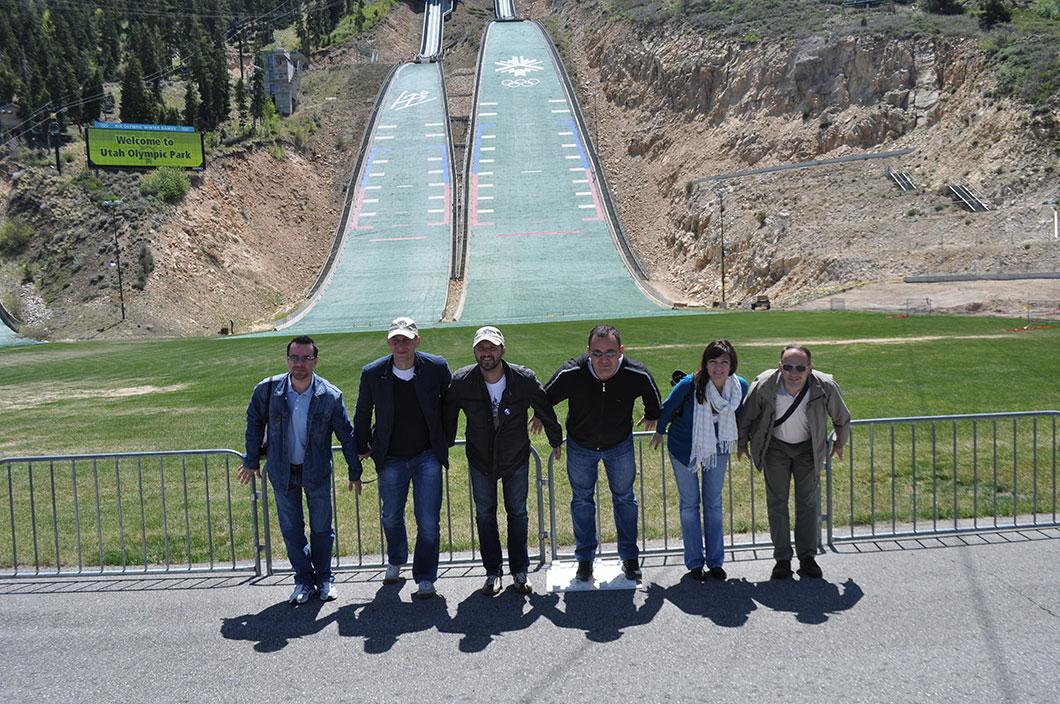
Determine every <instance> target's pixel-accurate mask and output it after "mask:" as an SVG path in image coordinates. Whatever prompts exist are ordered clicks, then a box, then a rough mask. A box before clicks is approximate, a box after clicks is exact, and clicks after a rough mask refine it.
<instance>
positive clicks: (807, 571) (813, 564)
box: [799, 557, 824, 579]
mask: <svg viewBox="0 0 1060 704" xmlns="http://www.w3.org/2000/svg"><path fill="white" fill-rule="evenodd" d="M799 576H800V577H813V578H814V579H821V578H822V577H824V572H822V571H821V566H820V565H818V564H817V560H815V559H813V557H800V558H799Z"/></svg>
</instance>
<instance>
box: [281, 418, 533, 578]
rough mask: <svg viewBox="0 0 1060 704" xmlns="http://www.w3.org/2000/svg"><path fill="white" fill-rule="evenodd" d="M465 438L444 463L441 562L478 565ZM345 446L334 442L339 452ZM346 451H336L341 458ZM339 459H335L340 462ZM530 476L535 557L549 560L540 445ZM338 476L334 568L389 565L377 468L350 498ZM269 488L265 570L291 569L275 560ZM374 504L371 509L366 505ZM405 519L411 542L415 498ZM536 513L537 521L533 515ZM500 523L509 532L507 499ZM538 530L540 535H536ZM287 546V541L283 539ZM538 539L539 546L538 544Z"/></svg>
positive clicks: (334, 491) (340, 474)
mask: <svg viewBox="0 0 1060 704" xmlns="http://www.w3.org/2000/svg"><path fill="white" fill-rule="evenodd" d="M463 445H464V441H463V440H462V439H461V440H457V444H456V446H455V447H454V448H453V449H452V450H451V451H450V466H449V468H448V469H446V468H444V467H443V468H442V515H441V522H440V527H441V555H440V559H439V564H441V565H473V564H478V563H479V560H480V558H479V542H478V537H477V536H476V526H475V507H474V504H473V499H472V495H471V477H470V475H469V474H468V472H469V471H470V470H469V469H468V467H467V464H466V462H465V461H464V457H463ZM339 449H340V448H338V447H335V448H334V451H336V452H338V451H339ZM340 457H341V454H339V455H336V458H337V460H338V458H340ZM338 464H339V462H338V461H337V462H336V466H338ZM530 473H531V474H530V479H531V482H532V483H531V488H534V487H536V491H531V492H529V494H528V496H527V504H528V506H527V513H528V514H529V515H530V526H529V528H530V530H529V537H530V541H531V545H530V561H531V563H533V562H534V561H537V562H538V564H544V562H545V560H546V546H545V542H546V540H547V538H548V533H547V532H546V531H545V509H544V506H545V496H544V487H545V486H546V484H547V482H544V481H542V466H541V457H540V455H539V454H538V453H537V450H535V449H534V448H532V447H531V448H530ZM337 475H338V476H337V477H336V479H337V481H336V482H335V483H334V484H333V486H332V508H333V514H334V521H333V526H334V529H335V552H334V557H333V560H332V566H333V569H335V570H336V571H341V570H349V569H359V568H375V569H385V568H386V565H387V556H386V542H385V539H384V536H383V524H382V518H381V516H382V500H381V499H380V497H379V492H378V483H377V482H375V481H374V479H373V476H372V472H371V471H370V470H369V469H367V468H366V471H365V474H364V477H363V480H364V484H363V487H362V491H361V495H360V496H358V495H357V494H356V493H353V494H349V496H351V497H352V500H351V501H346V500H344V501H339V500H338V499H339V495H340V494H345V493H346V489H345V486H346V484H347V481H346V477H345V475H344V473H343V472H338V473H337ZM262 484H263V485H264V487H265V489H264V491H263V492H262V498H263V501H262V507H263V511H264V526H265V528H264V540H265V543H264V553H265V573H266V574H272V573H274V572H289V571H290V566H289V565H288V564H287V562H286V560H283V566H281V567H277V566H276V564H275V562H274V560H273V559H272V535H273V533H274V532H275V534H276V535H280V532H279V530H280V528H279V523H278V522H277V521H276V520H275V519H273V518H271V517H270V515H269V513H270V502H269V498H268V497H269V487H268V482H262ZM366 506H367V507H369V510H367V514H368V515H365V513H366V509H365V507H366ZM405 508H406V512H405V513H406V516H405V519H406V522H407V524H408V526H409V529H410V530H409V541H410V543H411V542H412V541H413V540H414V536H415V530H414V529H413V528H412V526H413V524H414V521H415V516H414V514H413V507H412V501H411V499H410V500H409V501H408V502H407V504H406V507H405ZM535 515H536V517H537V525H536V526H535V525H534V516H535ZM497 524H498V527H499V529H500V532H501V536H502V540H501V543H502V544H504V539H503V536H504V535H505V534H506V529H505V526H506V519H505V514H504V502H503V501H501V502H499V504H498V516H497ZM535 530H536V535H535ZM279 542H280V545H281V546H282V545H283V542H282V540H280V541H279ZM534 543H536V547H537V549H536V551H535V549H534V548H535V545H534Z"/></svg>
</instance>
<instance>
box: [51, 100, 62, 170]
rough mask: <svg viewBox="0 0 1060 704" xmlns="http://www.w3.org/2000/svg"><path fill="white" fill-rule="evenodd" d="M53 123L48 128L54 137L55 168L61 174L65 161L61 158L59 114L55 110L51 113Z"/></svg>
mask: <svg viewBox="0 0 1060 704" xmlns="http://www.w3.org/2000/svg"><path fill="white" fill-rule="evenodd" d="M51 120H52V124H51V126H50V127H49V128H48V133H49V134H50V135H51V137H52V144H54V145H55V170H56V171H58V172H59V175H60V176H61V175H62V173H63V163H62V161H60V159H59V137H60V135H59V116H58V115H56V114H55V113H54V112H53V113H52V114H51Z"/></svg>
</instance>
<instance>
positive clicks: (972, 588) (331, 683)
mask: <svg viewBox="0 0 1060 704" xmlns="http://www.w3.org/2000/svg"><path fill="white" fill-rule="evenodd" d="M821 564H822V566H823V567H824V570H825V580H824V581H818V580H807V581H801V580H799V579H794V580H791V581H787V582H783V583H775V582H769V581H768V579H767V577H768V574H769V570H770V568H771V565H772V563H771V561H770V560H769V559H768V555H764V554H759V555H758V556H757V559H756V558H755V556H754V555H752V554H751V553H746V552H745V553H737V555H736V559H735V560H734V561H730V562H729V564H728V565H727V567H728V569H729V577H730V579H729V581H728V582H725V583H724V584H719V583H708V584H698V583H694V582H691V581H690V580H689V579H688V578H687V577H685V570H684V568H683V566H681V565H680V564H678V563H677V562H675V561H673V560H672V558H671V560H670V561H669V563H668V564H664V562H663V561H662V559H661V558H658V559H654V560H649V561H648V564H647V567H646V569H645V581H644V584H643V585H642V586H641V587H640V589H638V590H637V591H635V592H634V591H608V592H593V593H576V594H566V595H558V594H542V593H537V594H535V595H533V596H531V597H529V598H526V597H522V596H519V595H517V594H515V593H514V592H512V591H511V590H507V591H505V592H504V593H503V594H502V595H501V596H499V597H497V598H495V599H487V598H485V597H481V596H479V595H478V594H476V593H474V592H475V589H477V587H478V586H479V585H480V583H481V580H482V576H481V575H482V573H481V570H478V569H475V570H467V569H463V568H461V569H459V570H453V569H450V570H448V571H446V572H444V573H443V575H442V577H441V579H440V580H439V582H438V588H439V593H440V594H441V595H442V596H441V597H440V598H437V599H433V600H430V601H425V602H413V601H411V598H410V597H411V592H412V588H413V587H412V584H411V583H405V584H403V585H400V586H393V587H388V586H383V584H382V582H381V581H380V578H381V575H380V574H379V573H343V574H341V575H340V578H339V587H340V590H341V591H340V598H339V600H338V601H336V602H332V603H329V604H321V603H320V602H318V601H313V602H311V603H310V604H309V605H306V606H302V607H297V608H296V607H291V606H288V605H287V604H286V603H283V600H284V599H285V598H286V596H287V594H288V592H289V591H290V588H291V584H290V578H289V577H286V578H281V577H273V578H265V579H261V580H253V579H246V578H242V577H240V578H223V577H194V578H187V579H181V578H165V579H151V578H144V579H135V578H126V579H120V580H113V579H108V580H104V579H89V578H86V579H79V580H51V581H48V580H34V581H27V580H11V579H8V580H4V581H2V582H0V628H2V631H0V632H2V633H3V636H2V638H3V654H4V658H3V661H4V664H3V670H2V675H0V694H2V696H3V701H6V702H44V701H47V702H67V701H76V702H86V701H91V702H97V701H98V702H104V701H107V702H109V701H122V702H151V703H152V704H157V703H158V702H232V701H236V702H242V701H247V702H255V703H258V702H287V701H290V702H332V701H384V700H390V701H408V702H414V703H418V702H432V701H448V700H463V701H490V700H493V701H504V702H507V701H513V700H514V701H564V702H571V701H573V702H577V701H587V702H597V701H605V700H609V699H611V700H619V701H667V700H677V701H683V700H691V699H697V700H700V701H708V702H710V701H719V702H741V701H748V702H750V701H754V702H772V701H776V702H791V701H794V702H804V701H806V702H808V701H823V702H832V701H842V702H965V701H968V702H971V701H975V702H1007V701H1011V702H1043V703H1053V702H1056V701H1058V697H1060V695H1058V692H1060V668H1058V663H1057V656H1058V654H1060V620H1058V616H1060V529H1042V530H1032V531H1020V532H1007V533H996V534H989V535H985V536H982V537H977V536H965V537H963V538H960V539H958V538H947V539H943V540H933V539H920V540H916V541H913V540H908V541H901V542H896V541H889V542H888V541H880V542H877V543H871V544H859V545H849V544H848V545H841V546H839V547H838V548H837V552H835V553H831V554H828V555H825V556H824V557H823V558H822V559H821ZM532 579H533V581H534V583H535V585H537V587H538V589H539V591H540V590H542V589H543V587H544V584H545V574H544V572H543V571H538V572H536V573H535V574H533V575H532ZM616 695H617V697H620V698H621V699H617V697H616Z"/></svg>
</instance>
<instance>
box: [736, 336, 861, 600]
mask: <svg viewBox="0 0 1060 704" xmlns="http://www.w3.org/2000/svg"><path fill="white" fill-rule="evenodd" d="M737 418H738V424H739V440H738V441H737V447H738V450H739V452H738V456H740V457H743V456H746V455H747V454H748V450H747V444H748V442H750V444H751V450H750V456H751V461H752V462H754V466H755V467H756V468H758V469H759V470H760V471H761V472H762V474H763V476H764V478H765V484H766V505H767V508H768V513H769V533H770V536H771V538H772V540H773V559H775V560H776V565H775V566H774V567H773V574H772V578H773V579H786V578H788V577H790V576H791V574H792V573H791V557H792V549H791V533H790V525H791V523H790V518H789V515H788V493H789V490H790V487H791V482H792V479H794V480H795V554H796V555H797V556H798V558H799V574H800V575H801V576H803V577H817V578H820V577H821V576H822V573H821V568H820V566H818V564H817V561H816V560H815V559H814V556H815V554H816V553H817V536H818V528H817V521H818V519H819V517H820V514H819V511H818V508H817V501H818V498H819V497H820V487H821V481H820V477H821V467H823V466H824V460H825V452H826V451H827V446H828V419H829V418H831V419H832V426H833V427H834V428H835V434H836V441H835V445H834V446H833V448H832V455H833V456H836V457H839V458H840V459H842V457H843V447H844V446H845V445H846V444H847V441H848V440H849V438H850V411H848V410H847V407H846V404H845V403H843V396H842V394H841V393H840V391H839V386H838V385H837V384H836V383H835V381H834V380H833V379H832V377H831V375H829V374H824V373H821V372H818V371H815V370H814V368H813V364H812V363H811V361H810V350H808V349H807V348H805V347H803V346H801V345H788V346H787V347H785V348H784V349H783V350H782V351H781V353H780V365H779V366H778V368H777V369H770V370H767V371H764V372H762V373H761V374H759V375H758V378H756V379H755V380H754V383H752V384H751V390H750V391H749V392H748V394H747V398H746V399H745V400H744V403H743V406H742V407H741V409H740V411H739V413H738V416H737Z"/></svg>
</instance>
